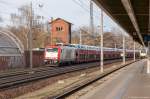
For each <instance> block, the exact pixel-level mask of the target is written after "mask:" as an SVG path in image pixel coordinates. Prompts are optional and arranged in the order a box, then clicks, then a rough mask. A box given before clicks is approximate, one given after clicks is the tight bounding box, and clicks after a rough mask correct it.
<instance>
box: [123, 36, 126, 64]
mask: <svg viewBox="0 0 150 99" xmlns="http://www.w3.org/2000/svg"><path fill="white" fill-rule="evenodd" d="M125 62H126V53H125V35H124V34H123V64H125Z"/></svg>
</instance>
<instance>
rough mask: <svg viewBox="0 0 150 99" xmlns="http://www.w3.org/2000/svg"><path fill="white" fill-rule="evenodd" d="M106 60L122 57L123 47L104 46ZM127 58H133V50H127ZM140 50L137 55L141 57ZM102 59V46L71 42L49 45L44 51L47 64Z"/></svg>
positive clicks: (136, 52)
mask: <svg viewBox="0 0 150 99" xmlns="http://www.w3.org/2000/svg"><path fill="white" fill-rule="evenodd" d="M103 49H104V61H105V60H112V59H121V58H122V56H123V55H122V52H123V51H122V49H117V48H107V47H104V48H103ZM125 51H126V58H133V56H134V54H133V50H125ZM139 55H140V53H139V51H138V50H136V51H135V56H136V57H139ZM99 60H100V47H96V46H88V45H80V44H70V45H67V46H62V45H60V46H58V45H56V46H47V47H46V48H45V52H44V61H45V63H46V64H53V65H61V64H66V63H69V64H72V63H86V62H96V61H99Z"/></svg>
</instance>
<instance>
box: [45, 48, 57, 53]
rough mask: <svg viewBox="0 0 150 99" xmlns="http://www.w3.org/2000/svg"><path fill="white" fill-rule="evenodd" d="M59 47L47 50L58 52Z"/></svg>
mask: <svg viewBox="0 0 150 99" xmlns="http://www.w3.org/2000/svg"><path fill="white" fill-rule="evenodd" d="M57 51H58V48H51V49H47V52H57Z"/></svg>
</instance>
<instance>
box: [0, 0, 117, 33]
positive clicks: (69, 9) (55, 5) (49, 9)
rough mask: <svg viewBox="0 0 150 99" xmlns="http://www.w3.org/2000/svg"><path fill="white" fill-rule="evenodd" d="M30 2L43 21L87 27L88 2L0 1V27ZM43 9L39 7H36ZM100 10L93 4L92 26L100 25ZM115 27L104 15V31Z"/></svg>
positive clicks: (74, 0)
mask: <svg viewBox="0 0 150 99" xmlns="http://www.w3.org/2000/svg"><path fill="white" fill-rule="evenodd" d="M31 2H32V4H33V9H34V11H35V13H37V14H40V15H42V16H44V17H45V20H47V21H48V20H50V19H51V17H53V18H58V17H59V18H63V19H65V20H67V21H69V22H71V23H72V24H73V27H74V28H77V27H81V26H84V25H85V26H89V24H90V12H89V0H7V1H6V0H0V6H1V7H0V16H2V18H4V20H5V21H4V22H1V23H0V25H3V24H5V25H6V24H10V19H9V16H10V13H17V8H18V7H20V6H22V5H26V4H30V3H31ZM39 4H40V5H42V6H43V7H39V6H38V5H39ZM100 11H101V10H100V9H99V8H98V7H97V6H96V4H94V25H95V27H97V26H99V25H100ZM114 26H115V27H117V25H116V24H115V23H114V22H113V21H112V20H111V19H110V18H109V17H108V16H107V15H106V14H104V30H108V31H110V30H111V28H112V27H114Z"/></svg>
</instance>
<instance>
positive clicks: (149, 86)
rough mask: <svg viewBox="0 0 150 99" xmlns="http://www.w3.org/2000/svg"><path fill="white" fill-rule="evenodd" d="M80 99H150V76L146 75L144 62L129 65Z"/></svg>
mask: <svg viewBox="0 0 150 99" xmlns="http://www.w3.org/2000/svg"><path fill="white" fill-rule="evenodd" d="M80 99H150V74H147V73H146V60H142V61H139V62H136V63H134V64H131V66H129V67H127V68H126V69H125V70H122V71H120V72H119V73H118V74H117V75H115V76H114V77H112V78H110V79H109V80H107V81H106V82H105V83H104V84H102V85H99V86H97V87H95V88H94V89H93V90H91V91H89V92H88V93H86V94H85V95H83V96H81V97H80Z"/></svg>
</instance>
